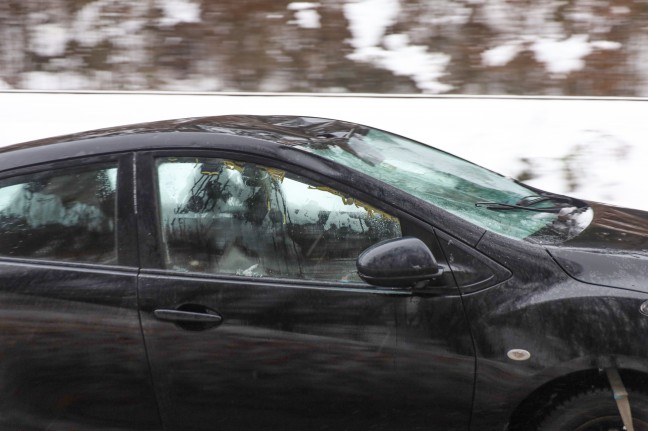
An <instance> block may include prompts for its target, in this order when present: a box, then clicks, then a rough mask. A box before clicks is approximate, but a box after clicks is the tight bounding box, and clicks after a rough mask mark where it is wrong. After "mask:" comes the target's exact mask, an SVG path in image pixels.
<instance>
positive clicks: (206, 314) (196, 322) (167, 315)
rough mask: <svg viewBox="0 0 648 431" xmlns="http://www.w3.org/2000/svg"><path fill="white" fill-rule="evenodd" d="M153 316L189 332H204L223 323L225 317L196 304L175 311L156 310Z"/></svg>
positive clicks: (182, 306) (186, 305)
mask: <svg viewBox="0 0 648 431" xmlns="http://www.w3.org/2000/svg"><path fill="white" fill-rule="evenodd" d="M153 315H154V316H155V318H156V319H158V320H162V321H164V322H173V323H175V324H176V325H178V326H179V327H181V328H183V329H187V330H189V331H202V330H205V329H209V328H213V327H215V326H218V325H220V324H221V323H222V322H223V317H222V316H221V315H220V314H218V313H217V312H216V311H214V310H212V309H210V308H208V307H205V306H203V305H196V304H183V305H181V306H180V307H178V308H177V309H175V310H174V309H165V308H160V309H157V310H154V311H153Z"/></svg>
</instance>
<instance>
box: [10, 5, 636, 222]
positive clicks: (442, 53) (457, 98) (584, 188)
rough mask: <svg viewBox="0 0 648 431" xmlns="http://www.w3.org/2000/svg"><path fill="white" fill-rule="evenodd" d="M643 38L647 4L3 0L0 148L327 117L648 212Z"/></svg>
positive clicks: (562, 189)
mask: <svg viewBox="0 0 648 431" xmlns="http://www.w3.org/2000/svg"><path fill="white" fill-rule="evenodd" d="M647 30H648V1H645V0H635V1H629V0H555V1H531V0H444V1H441V0H322V1H318V2H294V1H283V0H137V1H135V0H3V1H2V2H0V118H2V120H0V121H2V126H3V127H2V130H0V144H2V145H7V144H10V143H15V142H19V141H25V140H29V139H36V138H41V137H46V136H49V135H53V134H61V133H70V132H76V131H80V130H84V129H89V128H95V127H108V126H113V125H117V124H123V123H134V122H139V121H149V120H159V119H165V118H174V117H189V116H198V115H219V114H229V113H248V114H300V115H318V116H327V117H335V118H340V119H346V120H351V121H359V122H363V123H365V124H369V125H372V126H378V127H382V128H385V129H387V130H392V131H395V132H398V133H401V134H403V135H406V136H410V137H413V138H416V139H419V140H421V141H423V142H426V143H428V144H431V145H434V146H437V147H439V148H442V149H444V150H446V151H449V152H451V153H455V154H458V155H460V156H462V157H464V158H467V159H469V160H471V161H474V162H476V163H479V164H482V165H485V166H487V167H489V168H491V169H494V170H497V171H499V172H502V173H504V174H506V175H510V176H513V177H515V178H518V179H521V180H524V181H528V182H530V183H531V184H533V185H535V186H536V187H540V188H545V189H549V190H551V191H554V192H559V193H567V194H571V195H575V196H577V197H582V198H587V199H593V200H602V201H608V202H612V203H618V204H621V205H629V206H634V207H640V208H644V209H648V197H644V196H642V192H643V190H642V189H641V188H640V186H641V184H643V183H644V182H645V181H646V174H645V172H644V168H643V167H644V166H646V165H647V163H648V155H647V151H646V150H644V146H645V144H644V142H643V141H644V132H643V129H644V127H643V122H644V120H643V119H644V118H646V117H648V109H646V107H648V104H647V103H646V101H643V100H640V99H638V98H643V97H647V96H648V31H647ZM51 91H54V92H56V93H43V92H51ZM33 92H36V93H33ZM62 92H63V93H62ZM70 92H76V94H70ZM79 92H81V93H83V94H80V93H79ZM98 92H104V93H103V94H97V93H98ZM117 92H119V93H117ZM123 92H126V93H123ZM131 92H137V93H131ZM152 92H155V94H152ZM106 93H112V94H106ZM187 93H191V95H189V94H187ZM269 93H271V94H269ZM295 93H299V94H300V95H299V96H296V95H295ZM198 94H204V95H201V96H199V95H198ZM324 96H326V97H324ZM483 96H524V97H526V98H524V99H519V98H515V97H512V98H510V99H509V98H500V97H496V98H483ZM529 97H531V98H532V97H544V98H538V99H529ZM565 97H577V98H579V99H577V100H574V99H564V98H565ZM583 98H596V100H594V99H583ZM610 98H616V99H610Z"/></svg>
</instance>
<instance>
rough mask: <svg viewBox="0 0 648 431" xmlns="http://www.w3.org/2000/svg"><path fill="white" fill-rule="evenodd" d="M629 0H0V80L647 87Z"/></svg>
mask: <svg viewBox="0 0 648 431" xmlns="http://www.w3.org/2000/svg"><path fill="white" fill-rule="evenodd" d="M647 29H648V2H646V1H641V0H635V1H631V0H563V1H532V0H443V1H441V0H323V1H319V2H291V1H285V0H136V1H134V0H3V1H2V2H0V88H5V89H32V90H44V89H47V90H74V89H76V90H79V89H83V90H174V91H192V92H193V91H246V92H257V91H262V92H309V93H311V92H312V93H331V92H333V93H347V92H351V93H401V94H402V93H423V94H471V95H477V94H482V95H483V94H498V95H499V94H516V95H554V96H557V95H559V96H646V95H648V68H647V67H645V65H646V64H647V62H648V31H646V30H647Z"/></svg>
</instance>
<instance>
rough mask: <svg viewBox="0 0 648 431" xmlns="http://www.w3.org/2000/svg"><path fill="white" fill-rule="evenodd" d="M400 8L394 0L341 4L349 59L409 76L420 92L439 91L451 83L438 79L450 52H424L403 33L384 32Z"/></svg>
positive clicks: (421, 47)
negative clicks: (348, 36)
mask: <svg viewBox="0 0 648 431" xmlns="http://www.w3.org/2000/svg"><path fill="white" fill-rule="evenodd" d="M399 12H400V5H399V3H398V1H397V0H361V1H356V2H352V3H347V4H345V5H344V13H345V16H346V18H347V19H348V20H349V29H350V30H351V34H352V35H353V38H352V39H351V40H350V41H349V42H350V44H351V46H353V47H354V48H355V49H354V51H353V52H352V53H351V54H349V55H348V56H347V57H348V58H349V59H350V60H353V61H358V62H364V63H370V64H372V65H374V66H377V67H380V68H382V69H385V70H389V71H391V72H392V73H394V74H395V75H399V76H408V77H410V78H411V79H412V80H413V81H414V83H415V84H416V86H417V87H418V88H419V89H420V90H421V91H422V92H424V93H433V94H436V93H443V92H446V91H450V90H452V88H453V87H452V86H451V85H448V84H444V83H441V82H439V78H441V77H442V76H444V75H445V74H446V72H445V69H446V67H447V66H448V64H449V63H450V56H449V55H447V54H444V53H438V52H428V48H427V47H426V46H424V45H410V41H409V37H408V36H407V35H406V34H390V35H385V33H386V31H387V29H388V27H389V26H391V25H392V24H394V23H395V20H396V17H397V16H398V14H399Z"/></svg>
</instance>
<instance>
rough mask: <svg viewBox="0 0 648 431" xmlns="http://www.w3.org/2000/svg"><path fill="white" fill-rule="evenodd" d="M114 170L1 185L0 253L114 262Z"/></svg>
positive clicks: (25, 178)
mask: <svg viewBox="0 0 648 431" xmlns="http://www.w3.org/2000/svg"><path fill="white" fill-rule="evenodd" d="M116 178H117V168H114V167H102V168H99V169H92V170H89V169H87V168H85V169H82V170H81V169H67V170H65V171H60V172H57V173H54V174H52V173H46V174H43V173H39V174H35V175H31V176H30V175H26V176H22V177H18V178H12V179H9V180H5V181H1V182H0V255H2V256H13V257H26V258H34V259H51V260H63V261H77V262H95V263H105V264H114V263H116V258H117V253H116V248H115V201H116V200H115V192H116Z"/></svg>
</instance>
